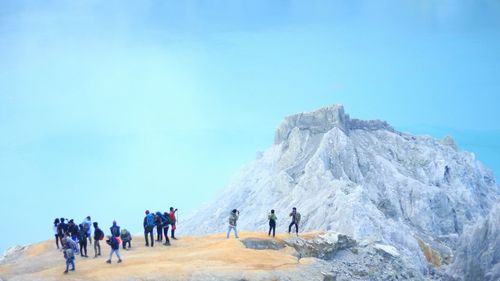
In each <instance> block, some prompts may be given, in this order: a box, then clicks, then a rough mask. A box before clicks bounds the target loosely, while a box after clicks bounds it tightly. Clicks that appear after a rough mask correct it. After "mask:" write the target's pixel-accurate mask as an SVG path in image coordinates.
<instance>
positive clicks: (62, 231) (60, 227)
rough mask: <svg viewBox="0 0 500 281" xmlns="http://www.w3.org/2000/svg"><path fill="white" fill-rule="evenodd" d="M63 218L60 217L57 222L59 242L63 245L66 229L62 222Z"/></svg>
mask: <svg viewBox="0 0 500 281" xmlns="http://www.w3.org/2000/svg"><path fill="white" fill-rule="evenodd" d="M64 221H65V219H64V218H61V220H60V221H59V224H58V225H57V234H58V235H59V242H61V246H63V245H64V244H63V239H64V235H65V234H66V232H67V231H68V225H67V224H66V223H65V222H64Z"/></svg>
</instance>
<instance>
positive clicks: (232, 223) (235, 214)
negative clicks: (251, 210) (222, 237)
mask: <svg viewBox="0 0 500 281" xmlns="http://www.w3.org/2000/svg"><path fill="white" fill-rule="evenodd" d="M239 216H240V211H238V210H236V209H234V210H232V211H231V213H230V214H229V228H228V230H227V235H226V238H229V234H230V233H231V229H232V230H234V237H236V239H238V238H239V237H238V230H237V229H236V223H237V221H238V218H239Z"/></svg>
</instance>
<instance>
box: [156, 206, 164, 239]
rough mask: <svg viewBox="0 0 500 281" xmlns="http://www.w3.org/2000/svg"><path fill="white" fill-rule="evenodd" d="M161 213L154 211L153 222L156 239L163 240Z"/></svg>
mask: <svg viewBox="0 0 500 281" xmlns="http://www.w3.org/2000/svg"><path fill="white" fill-rule="evenodd" d="M162 216H163V215H162V214H161V213H160V212H156V216H155V224H156V241H158V242H162V241H163V227H162V223H161V217H162Z"/></svg>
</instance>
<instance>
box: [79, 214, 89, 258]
mask: <svg viewBox="0 0 500 281" xmlns="http://www.w3.org/2000/svg"><path fill="white" fill-rule="evenodd" d="M78 244H80V255H81V256H82V257H86V258H88V256H87V231H86V230H85V228H84V226H83V223H82V224H80V230H78ZM84 253H85V255H84Z"/></svg>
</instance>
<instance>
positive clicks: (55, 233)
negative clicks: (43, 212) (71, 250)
mask: <svg viewBox="0 0 500 281" xmlns="http://www.w3.org/2000/svg"><path fill="white" fill-rule="evenodd" d="M59 223H60V220H59V218H56V219H55V220H54V226H53V230H54V236H55V237H56V246H57V249H59V231H58V229H57V227H58V226H59ZM61 246H62V245H61Z"/></svg>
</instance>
